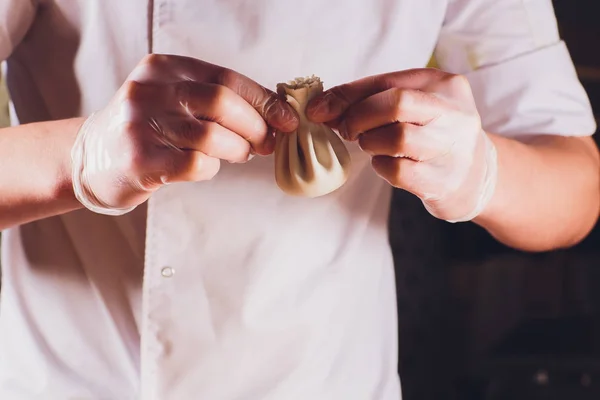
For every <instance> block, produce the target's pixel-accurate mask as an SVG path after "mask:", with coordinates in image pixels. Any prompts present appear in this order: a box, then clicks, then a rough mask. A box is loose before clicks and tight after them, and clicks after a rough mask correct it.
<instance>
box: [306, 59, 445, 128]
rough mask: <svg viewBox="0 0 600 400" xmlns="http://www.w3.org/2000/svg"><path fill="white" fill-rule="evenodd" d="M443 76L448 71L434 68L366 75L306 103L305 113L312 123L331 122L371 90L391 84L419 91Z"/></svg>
mask: <svg viewBox="0 0 600 400" xmlns="http://www.w3.org/2000/svg"><path fill="white" fill-rule="evenodd" d="M447 75H450V74H448V73H446V72H443V71H441V70H438V69H435V68H419V69H410V70H405V71H398V72H393V73H388V74H382V75H374V76H370V77H367V78H363V79H359V80H357V81H354V82H350V83H346V84H343V85H339V86H335V87H333V88H331V89H329V90H327V91H325V92H323V94H322V95H320V96H318V97H315V98H314V99H313V100H312V101H311V102H310V104H309V105H308V107H307V110H306V113H307V116H308V118H309V119H311V120H313V121H315V122H326V121H331V120H334V119H336V118H338V117H339V116H340V115H342V114H343V113H344V112H345V111H346V110H347V109H348V108H349V107H350V106H351V105H352V104H354V103H357V102H359V101H361V100H364V99H366V98H367V97H369V96H372V95H374V94H375V93H379V92H383V91H385V90H388V89H391V88H393V87H396V88H401V89H412V90H423V89H424V88H425V87H426V86H428V85H429V84H431V83H432V82H434V81H436V80H439V79H441V78H443V77H444V76H447Z"/></svg>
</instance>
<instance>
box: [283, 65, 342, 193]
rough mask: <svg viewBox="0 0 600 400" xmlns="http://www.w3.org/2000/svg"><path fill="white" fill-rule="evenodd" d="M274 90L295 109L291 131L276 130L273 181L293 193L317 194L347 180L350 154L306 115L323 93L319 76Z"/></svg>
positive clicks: (336, 137) (293, 82) (329, 130)
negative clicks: (310, 104) (297, 119)
mask: <svg viewBox="0 0 600 400" xmlns="http://www.w3.org/2000/svg"><path fill="white" fill-rule="evenodd" d="M277 92H278V93H279V94H281V95H283V96H285V97H286V99H287V102H288V103H289V104H290V105H291V106H292V107H293V108H294V109H295V110H296V111H297V113H298V115H299V117H300V125H299V126H298V129H297V130H296V131H295V132H293V133H282V132H277V133H276V144H275V180H276V181H277V185H278V186H279V187H280V188H281V190H283V191H284V192H286V193H288V194H290V195H293V196H305V197H318V196H323V195H326V194H328V193H331V192H333V191H334V190H336V189H338V188H340V187H341V186H342V185H343V184H344V183H345V182H346V180H347V179H348V174H349V171H350V154H349V153H348V150H347V149H346V146H345V145H344V143H343V142H342V140H341V139H340V137H339V136H338V135H337V134H336V133H335V132H334V131H333V130H331V128H329V127H328V126H327V125H325V124H316V123H313V122H311V121H309V120H308V119H307V118H306V116H305V109H306V105H307V104H308V102H309V101H310V100H311V99H312V98H313V97H315V96H316V95H318V94H319V93H322V92H323V83H322V82H321V80H320V79H319V78H318V77H315V76H312V77H307V78H296V79H295V80H294V81H291V82H288V83H280V84H278V85H277Z"/></svg>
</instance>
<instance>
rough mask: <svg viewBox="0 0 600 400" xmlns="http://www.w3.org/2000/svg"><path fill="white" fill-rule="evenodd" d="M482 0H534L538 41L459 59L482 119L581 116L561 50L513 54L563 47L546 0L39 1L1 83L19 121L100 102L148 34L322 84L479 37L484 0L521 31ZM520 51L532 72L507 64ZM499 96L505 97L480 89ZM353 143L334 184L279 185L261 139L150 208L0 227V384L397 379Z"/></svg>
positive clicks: (181, 47) (368, 385) (110, 387)
mask: <svg viewBox="0 0 600 400" xmlns="http://www.w3.org/2000/svg"><path fill="white" fill-rule="evenodd" d="M21 3H22V2H20V1H17V0H8V2H7V0H5V1H2V3H1V4H2V7H0V10H2V12H3V14H2V15H0V21H7V20H9V19H11V18H12V16H13V15H15V14H13V11H15V10H17V11H19V13H18V15H22V14H23V13H22V12H21V11H23V10H26V9H27V8H22V7H20V6H19V4H21ZM497 3H503V4H509V3H510V4H512V5H513V8H511V10H513V11H514V9H515V7H517V4H525V3H527V4H533V3H535V4H537V6H536V10H537V11H536V12H537V13H538V14H536V15H540V17H538V18H537V19H536V24H537V26H539V27H540V31H547V32H550V36H549V37H552V40H550V42H551V43H546V42H545V41H542V42H537V41H533V39H532V42H535V44H534V45H531V46H529V47H528V48H527V49H526V50H524V51H520V52H519V54H514V52H513V49H514V48H517V47H520V46H521V44H523V43H524V42H523V40H524V39H523V36H522V35H517V36H515V37H512V38H511V37H505V38H504V40H502V41H498V42H497V45H495V46H494V51H493V54H494V57H493V59H494V62H493V64H494V65H493V67H490V66H489V64H490V63H488V62H484V63H483V64H482V65H484V64H485V66H486V68H485V69H484V70H481V74H486V75H485V76H486V78H485V81H484V80H480V79H479V76H482V77H483V75H480V74H479V72H470V71H471V70H472V68H471V69H469V70H465V71H464V72H465V73H467V72H468V73H469V78H470V79H471V80H472V83H473V84H474V89H475V92H476V94H477V98H478V101H479V102H480V105H481V107H482V110H483V111H484V115H483V118H484V120H485V121H487V123H488V124H489V125H490V126H494V127H498V132H497V133H503V128H506V132H508V133H509V134H511V135H516V134H517V133H518V134H527V133H539V131H538V129H540V126H547V122H546V121H548V120H549V119H553V118H555V117H556V123H554V124H553V127H552V129H550V128H548V129H547V130H545V132H546V131H547V132H546V133H554V134H565V135H569V134H580V135H585V134H590V133H591V132H592V130H593V121H592V120H591V117H590V116H591V113H590V109H589V104H588V103H587V99H586V98H585V96H584V93H583V92H582V89H581V87H580V86H579V84H578V82H577V81H576V80H575V79H574V76H573V74H572V70H571V69H570V68H569V66H571V61H570V60H569V58H568V54H567V52H566V51H564V50H540V53H538V54H542V53H541V52H544V54H546V56H545V58H544V61H545V63H546V65H545V66H544V68H545V69H546V70H547V71H549V72H547V73H543V74H538V73H536V72H535V71H534V69H535V70H538V69H539V68H540V67H542V66H540V65H537V62H536V61H535V60H534V59H532V58H529V56H523V58H521V56H522V55H523V54H529V53H532V52H533V54H535V52H536V50H537V49H539V48H541V47H544V48H546V47H548V49H552V48H555V49H559V48H562V46H563V45H562V44H560V43H559V42H558V39H557V38H556V31H555V21H554V20H553V17H552V13H551V6H550V1H549V0H547V1H542V0H529V1H526V2H525V3H522V2H521V1H519V2H517V1H515V2H508V1H505V2H498V0H470V1H466V0H462V1H461V2H452V3H451V4H447V2H446V1H444V0H395V1H391V0H372V1H358V0H351V1H348V0H328V1H325V0H305V1H302V2H292V1H287V0H285V1H281V0H252V1H249V0H246V1H244V0H155V1H153V2H152V1H150V2H148V1H147V0H126V1H125V0H54V1H43V2H40V5H39V6H38V8H37V9H36V10H35V20H34V21H33V23H32V24H31V27H30V28H29V30H28V32H27V34H26V36H25V39H24V40H23V41H20V42H13V41H15V40H16V39H20V38H21V37H22V36H23V35H21V34H20V33H19V32H20V30H22V29H25V28H24V27H27V26H28V24H29V23H28V18H22V20H21V21H19V24H15V23H11V24H9V29H10V34H9V35H8V36H7V34H6V29H5V28H3V29H4V31H2V32H4V33H0V50H1V52H0V54H3V55H4V54H8V52H9V51H11V50H12V55H11V56H10V58H9V60H8V83H9V87H10V89H11V93H12V99H13V101H14V110H15V113H16V116H18V120H19V121H20V122H21V123H26V122H31V121H39V120H47V119H57V118H65V117H71V116H74V115H88V114H90V113H91V112H93V111H95V110H97V109H99V108H101V107H103V106H104V105H105V103H106V102H107V101H108V100H109V99H110V98H111V96H112V95H113V93H114V92H115V91H116V90H117V88H118V87H119V85H120V84H121V83H122V82H123V80H124V79H125V77H126V76H127V74H128V73H129V71H130V70H131V69H132V68H133V67H134V66H135V64H136V63H137V62H138V61H139V60H140V59H141V58H142V56H143V55H144V54H145V53H146V52H147V51H148V48H149V47H150V46H151V47H152V49H153V50H154V51H155V52H159V53H161V52H162V53H176V54H185V55H189V56H194V57H198V58H201V59H204V60H206V61H209V62H212V63H216V64H221V65H224V66H226V67H230V68H233V69H236V70H238V71H240V72H242V73H244V74H246V75H248V76H249V77H251V78H253V79H255V80H256V81H258V82H259V83H261V84H263V85H265V86H267V87H270V88H273V89H274V88H275V84H276V83H277V82H281V81H286V80H288V79H289V78H290V77H294V76H306V75H311V74H313V73H314V74H316V75H318V76H320V77H321V78H322V79H323V80H324V82H325V85H326V87H330V86H332V85H335V84H339V83H344V82H347V81H350V80H354V79H357V78H360V77H363V76H365V75H369V74H375V73H381V72H388V71H393V70H400V69H406V68H411V67H422V66H424V65H425V64H426V63H427V61H428V59H429V57H430V55H431V53H432V51H433V49H434V48H436V44H437V50H438V53H439V54H442V53H444V54H447V55H448V54H452V53H453V51H455V50H456V51H458V49H460V48H461V46H463V45H464V46H463V47H465V46H467V44H468V46H475V47H481V46H483V45H484V43H487V39H488V38H489V35H488V33H489V32H490V30H492V27H493V26H496V25H493V24H481V23H478V22H477V21H478V20H479V18H480V17H482V16H483V15H484V14H485V13H486V10H487V9H488V8H489V9H492V8H493V9H494V13H493V17H494V18H498V19H499V20H500V21H503V23H506V25H507V26H510V27H511V28H512V29H516V30H519V31H520V32H525V31H526V28H525V25H523V24H526V22H524V21H523V20H521V19H519V18H515V17H514V16H513V13H512V12H511V10H505V9H503V8H497V7H492V6H493V5H495V4H497ZM149 4H150V5H152V8H151V9H150V10H149V8H148V6H149ZM27 10H28V9H27ZM149 11H150V12H149ZM542 11H543V12H542ZM539 12H542V13H541V14H539ZM25 14H27V15H28V16H29V17H30V18H33V15H34V13H33V12H27V13H25ZM147 16H152V20H151V21H148V20H147ZM488 21H489V18H488ZM507 22H508V23H507ZM3 26H4V25H3ZM442 27H443V29H442ZM466 28H469V31H468V32H467V33H468V34H467V33H465V29H466ZM519 28H522V29H519ZM149 32H151V33H152V35H151V37H150V36H149ZM440 32H441V36H440ZM523 35H525V33H523ZM7 37H10V38H11V42H10V43H8V41H7ZM449 37H452V40H450V41H449V40H447V39H448V38H449ZM438 39H439V40H438ZM536 40H537V39H536ZM7 43H8V44H7ZM540 43H541V44H540ZM520 59H521V61H519V60H520ZM509 60H510V61H509ZM440 62H441V64H442V66H443V67H444V68H446V69H461V68H462V64H461V62H459V61H455V60H454V59H453V58H452V57H449V56H447V57H446V58H445V59H444V57H442V59H441V60H440ZM518 63H521V66H520V67H519V68H518V70H519V74H522V75H524V76H528V77H529V78H528V79H518V78H519V77H515V76H512V72H511V71H514V70H515V67H514V66H515V65H518ZM482 65H478V66H477V68H479V67H480V66H482ZM565 66H566V67H565ZM484 71H485V72H484ZM509 74H510V75H511V79H506V76H507V75H509ZM549 93H551V94H552V96H553V100H552V101H546V98H545V96H547V95H548V94H549ZM505 96H509V97H510V99H508V98H507V99H508V100H511V104H515V105H516V106H515V107H514V108H507V107H506V103H503V104H501V105H500V106H499V107H494V104H493V102H494V101H495V100H496V99H505ZM563 110H568V112H567V113H566V114H561V112H562V111H563ZM497 121H507V122H505V123H499V122H497ZM536 121H537V122H536ZM564 121H567V122H564ZM540 124H541V125H540ZM532 127H533V128H532ZM573 127H576V128H573ZM520 128H522V129H520ZM530 128H532V129H533V131H532V132H530V131H528V129H530ZM572 128H573V129H572ZM350 151H351V153H352V157H353V169H352V171H353V172H352V174H351V176H350V178H349V180H348V182H347V183H346V184H345V185H344V186H343V187H342V188H341V189H340V190H338V191H336V192H334V193H332V194H331V195H328V196H323V197H320V198H316V199H304V198H294V197H290V196H287V195H285V194H283V193H282V192H281V190H279V189H278V188H277V186H276V184H275V180H274V178H273V159H272V157H269V158H260V157H256V158H254V159H253V160H252V161H251V162H250V163H249V164H247V165H233V164H232V165H225V166H224V167H223V169H222V170H221V172H220V173H219V174H218V176H217V177H216V179H214V180H213V181H211V182H206V183H200V184H174V185H170V186H168V187H167V188H165V189H163V190H160V191H159V192H158V193H157V194H156V195H155V196H153V197H152V198H151V200H150V201H149V205H148V209H147V213H146V207H138V208H136V209H135V210H134V211H133V212H132V213H130V214H127V215H124V216H121V217H108V216H101V215H95V214H93V213H91V212H88V211H78V212H73V213H69V214H67V215H64V216H61V217H55V218H49V219H46V220H42V221H38V222H35V223H31V224H27V225H24V226H21V227H18V228H13V229H10V230H8V231H7V232H5V233H4V234H3V249H2V251H3V254H2V263H3V268H4V276H3V290H2V301H1V303H0V306H1V310H0V398H1V399H3V400H4V399H7V400H13V399H15V400H29V399H44V400H49V399H50V400H52V399H57V400H58V399H61V400H62V399H137V398H143V399H144V400H146V399H148V400H149V399H152V400H154V399H156V400H170V399H174V400H185V399H197V398H202V399H211V400H212V399H219V400H233V399H244V400H259V399H260V400H271V399H273V400H282V399H285V400H294V399H299V400H300V399H302V400H304V399H312V400H331V399H336V400H337V399H345V400H366V399H377V400H388V399H398V398H399V397H400V388H399V380H398V377H397V373H396V366H397V365H396V364H397V348H396V346H397V332H396V310H395V289H394V276H393V264H392V257H391V252H390V248H389V245H388V241H387V226H386V221H387V216H388V207H389V199H390V188H389V187H387V186H386V185H385V184H384V182H383V181H382V180H381V179H379V178H377V177H376V175H375V174H374V172H373V171H372V169H371V167H370V164H369V157H367V156H366V155H364V154H363V153H362V152H361V151H360V150H359V149H358V148H357V147H356V146H350ZM168 268H171V269H168ZM173 271H174V272H173Z"/></svg>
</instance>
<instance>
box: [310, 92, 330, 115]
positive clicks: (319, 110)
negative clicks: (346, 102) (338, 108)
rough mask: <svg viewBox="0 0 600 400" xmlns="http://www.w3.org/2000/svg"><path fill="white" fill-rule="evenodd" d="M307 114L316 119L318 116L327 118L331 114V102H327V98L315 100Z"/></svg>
mask: <svg viewBox="0 0 600 400" xmlns="http://www.w3.org/2000/svg"><path fill="white" fill-rule="evenodd" d="M306 112H307V113H308V114H309V115H311V116H314V117H318V116H325V115H328V114H329V102H328V101H327V99H326V98H325V97H321V98H318V99H315V100H313V101H312V102H311V103H310V104H309V106H308V108H307V110H306Z"/></svg>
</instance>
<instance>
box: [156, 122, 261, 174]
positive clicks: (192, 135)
mask: <svg viewBox="0 0 600 400" xmlns="http://www.w3.org/2000/svg"><path fill="white" fill-rule="evenodd" d="M150 126H151V127H152V129H153V130H154V132H155V133H156V139H157V140H158V142H159V143H160V144H161V145H163V146H165V147H168V148H176V149H181V150H196V151H199V152H202V153H204V154H206V155H207V156H209V157H214V158H219V159H221V160H226V161H229V162H233V163H242V162H246V161H248V158H249V156H250V151H251V148H250V143H249V142H248V141H246V140H245V139H244V138H242V137H241V136H240V135H238V134H236V133H234V132H232V131H231V130H229V129H227V128H225V127H223V126H221V125H219V124H217V123H216V122H211V121H204V120H197V119H195V118H192V117H189V116H184V117H170V118H165V119H163V121H162V123H159V122H158V121H156V120H151V121H150Z"/></svg>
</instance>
